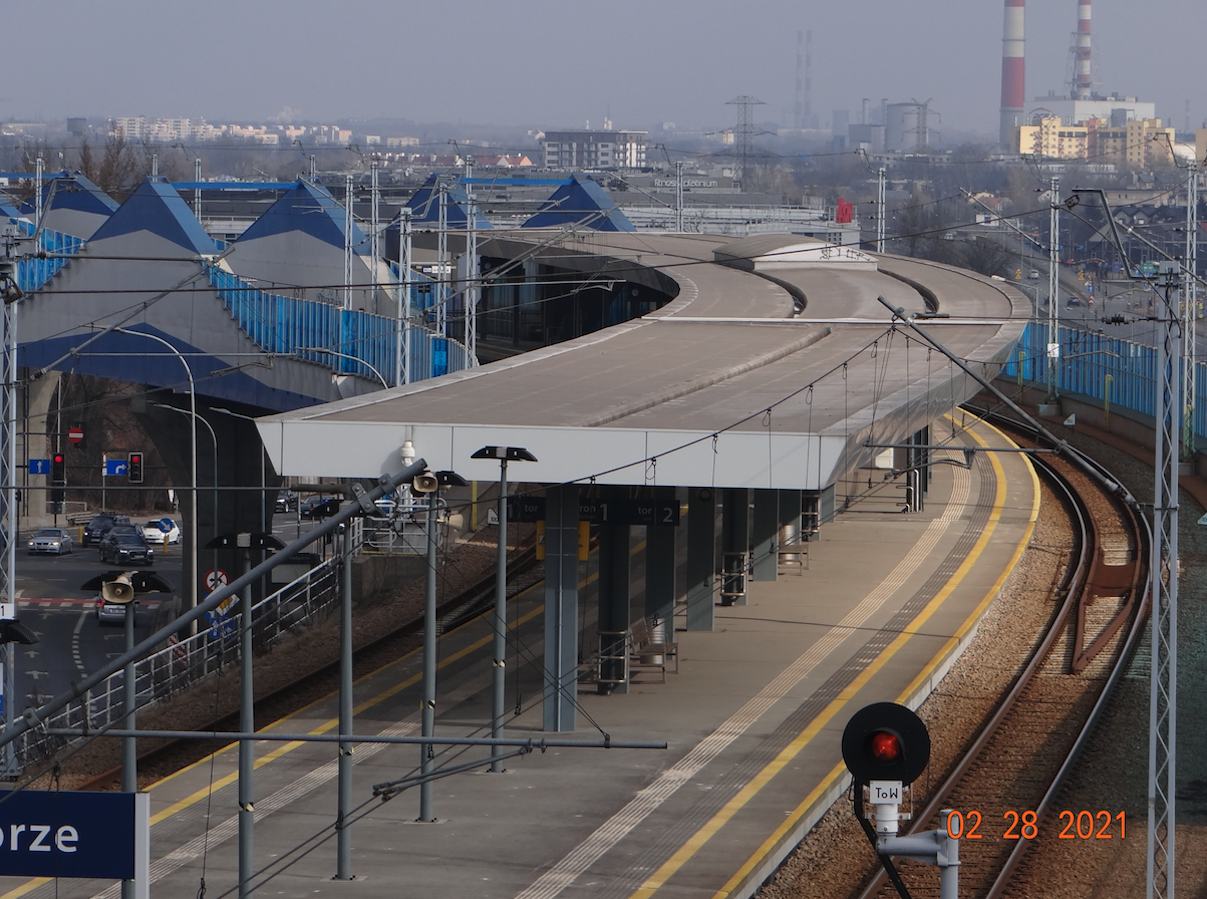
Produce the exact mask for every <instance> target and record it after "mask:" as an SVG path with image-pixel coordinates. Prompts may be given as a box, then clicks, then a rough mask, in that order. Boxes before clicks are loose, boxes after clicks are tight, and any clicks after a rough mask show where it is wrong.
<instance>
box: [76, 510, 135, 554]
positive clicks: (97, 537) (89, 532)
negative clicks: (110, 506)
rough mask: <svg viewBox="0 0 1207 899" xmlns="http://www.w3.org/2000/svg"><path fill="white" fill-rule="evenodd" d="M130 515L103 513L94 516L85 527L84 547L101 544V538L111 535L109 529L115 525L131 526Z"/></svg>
mask: <svg viewBox="0 0 1207 899" xmlns="http://www.w3.org/2000/svg"><path fill="white" fill-rule="evenodd" d="M129 523H130V516H129V515H112V514H110V513H108V512H102V513H101V514H99V515H93V516H92V520H91V521H89V522H88V523H87V524H86V525H84V539H83V540H81V541H80V542H81V543H82V544H83V545H84V546H88V545H89V544H91V543H100V542H101V538H102V537H104V536H105V534H107V533H109V529H110V528H112V527H113V526H114V525H115V524H129Z"/></svg>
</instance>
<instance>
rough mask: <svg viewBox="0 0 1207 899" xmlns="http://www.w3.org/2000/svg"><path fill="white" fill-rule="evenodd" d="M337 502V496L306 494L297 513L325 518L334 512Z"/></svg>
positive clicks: (307, 516) (336, 508) (309, 516)
mask: <svg viewBox="0 0 1207 899" xmlns="http://www.w3.org/2000/svg"><path fill="white" fill-rule="evenodd" d="M339 503H340V501H339V497H331V496H308V497H306V498H305V499H304V500H302V505H301V507H300V508H299V510H298V514H299V515H301V516H302V517H303V518H327V517H328V516H330V515H334V514H335V511H336V510H338V509H339ZM328 504H330V505H328Z"/></svg>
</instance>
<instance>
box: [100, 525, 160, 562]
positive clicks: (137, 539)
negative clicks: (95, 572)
mask: <svg viewBox="0 0 1207 899" xmlns="http://www.w3.org/2000/svg"><path fill="white" fill-rule="evenodd" d="M154 558H155V552H154V550H152V549H151V547H150V546H148V545H147V541H146V540H144V539H143V536H142V534H141V533H134V534H129V533H114V530H110V531H109V533H108V534H106V535H105V536H104V537H103V538H101V561H102V562H108V563H110V564H113V565H117V564H124V563H126V562H142V563H144V564H146V565H150V564H151V561H152V560H153V559H154Z"/></svg>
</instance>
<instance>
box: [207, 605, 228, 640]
mask: <svg viewBox="0 0 1207 899" xmlns="http://www.w3.org/2000/svg"><path fill="white" fill-rule="evenodd" d="M205 617H206V618H208V619H209V620H210V639H212V640H223V639H225V638H227V637H233V636H234V635H235V621H234V619H233V618H229V617H228V616H227V614H226V613H225V612H222V611H219V610H217V609H215V610H214V611H212V612H206V613H205Z"/></svg>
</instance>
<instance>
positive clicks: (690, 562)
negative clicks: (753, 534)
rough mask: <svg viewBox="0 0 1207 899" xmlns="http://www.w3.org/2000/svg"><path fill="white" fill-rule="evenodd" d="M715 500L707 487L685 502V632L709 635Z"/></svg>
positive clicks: (714, 559)
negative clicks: (702, 632)
mask: <svg viewBox="0 0 1207 899" xmlns="http://www.w3.org/2000/svg"><path fill="white" fill-rule="evenodd" d="M716 573H717V500H716V493H715V492H714V491H713V490H712V488H710V487H700V488H693V489H692V490H691V491H690V493H689V495H688V501H687V577H686V581H687V597H686V599H687V629H688V630H689V631H711V630H712V627H713V617H714V615H713V610H714V606H715V605H716V596H715V585H714V583H713V581H714V579H715V577H716Z"/></svg>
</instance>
